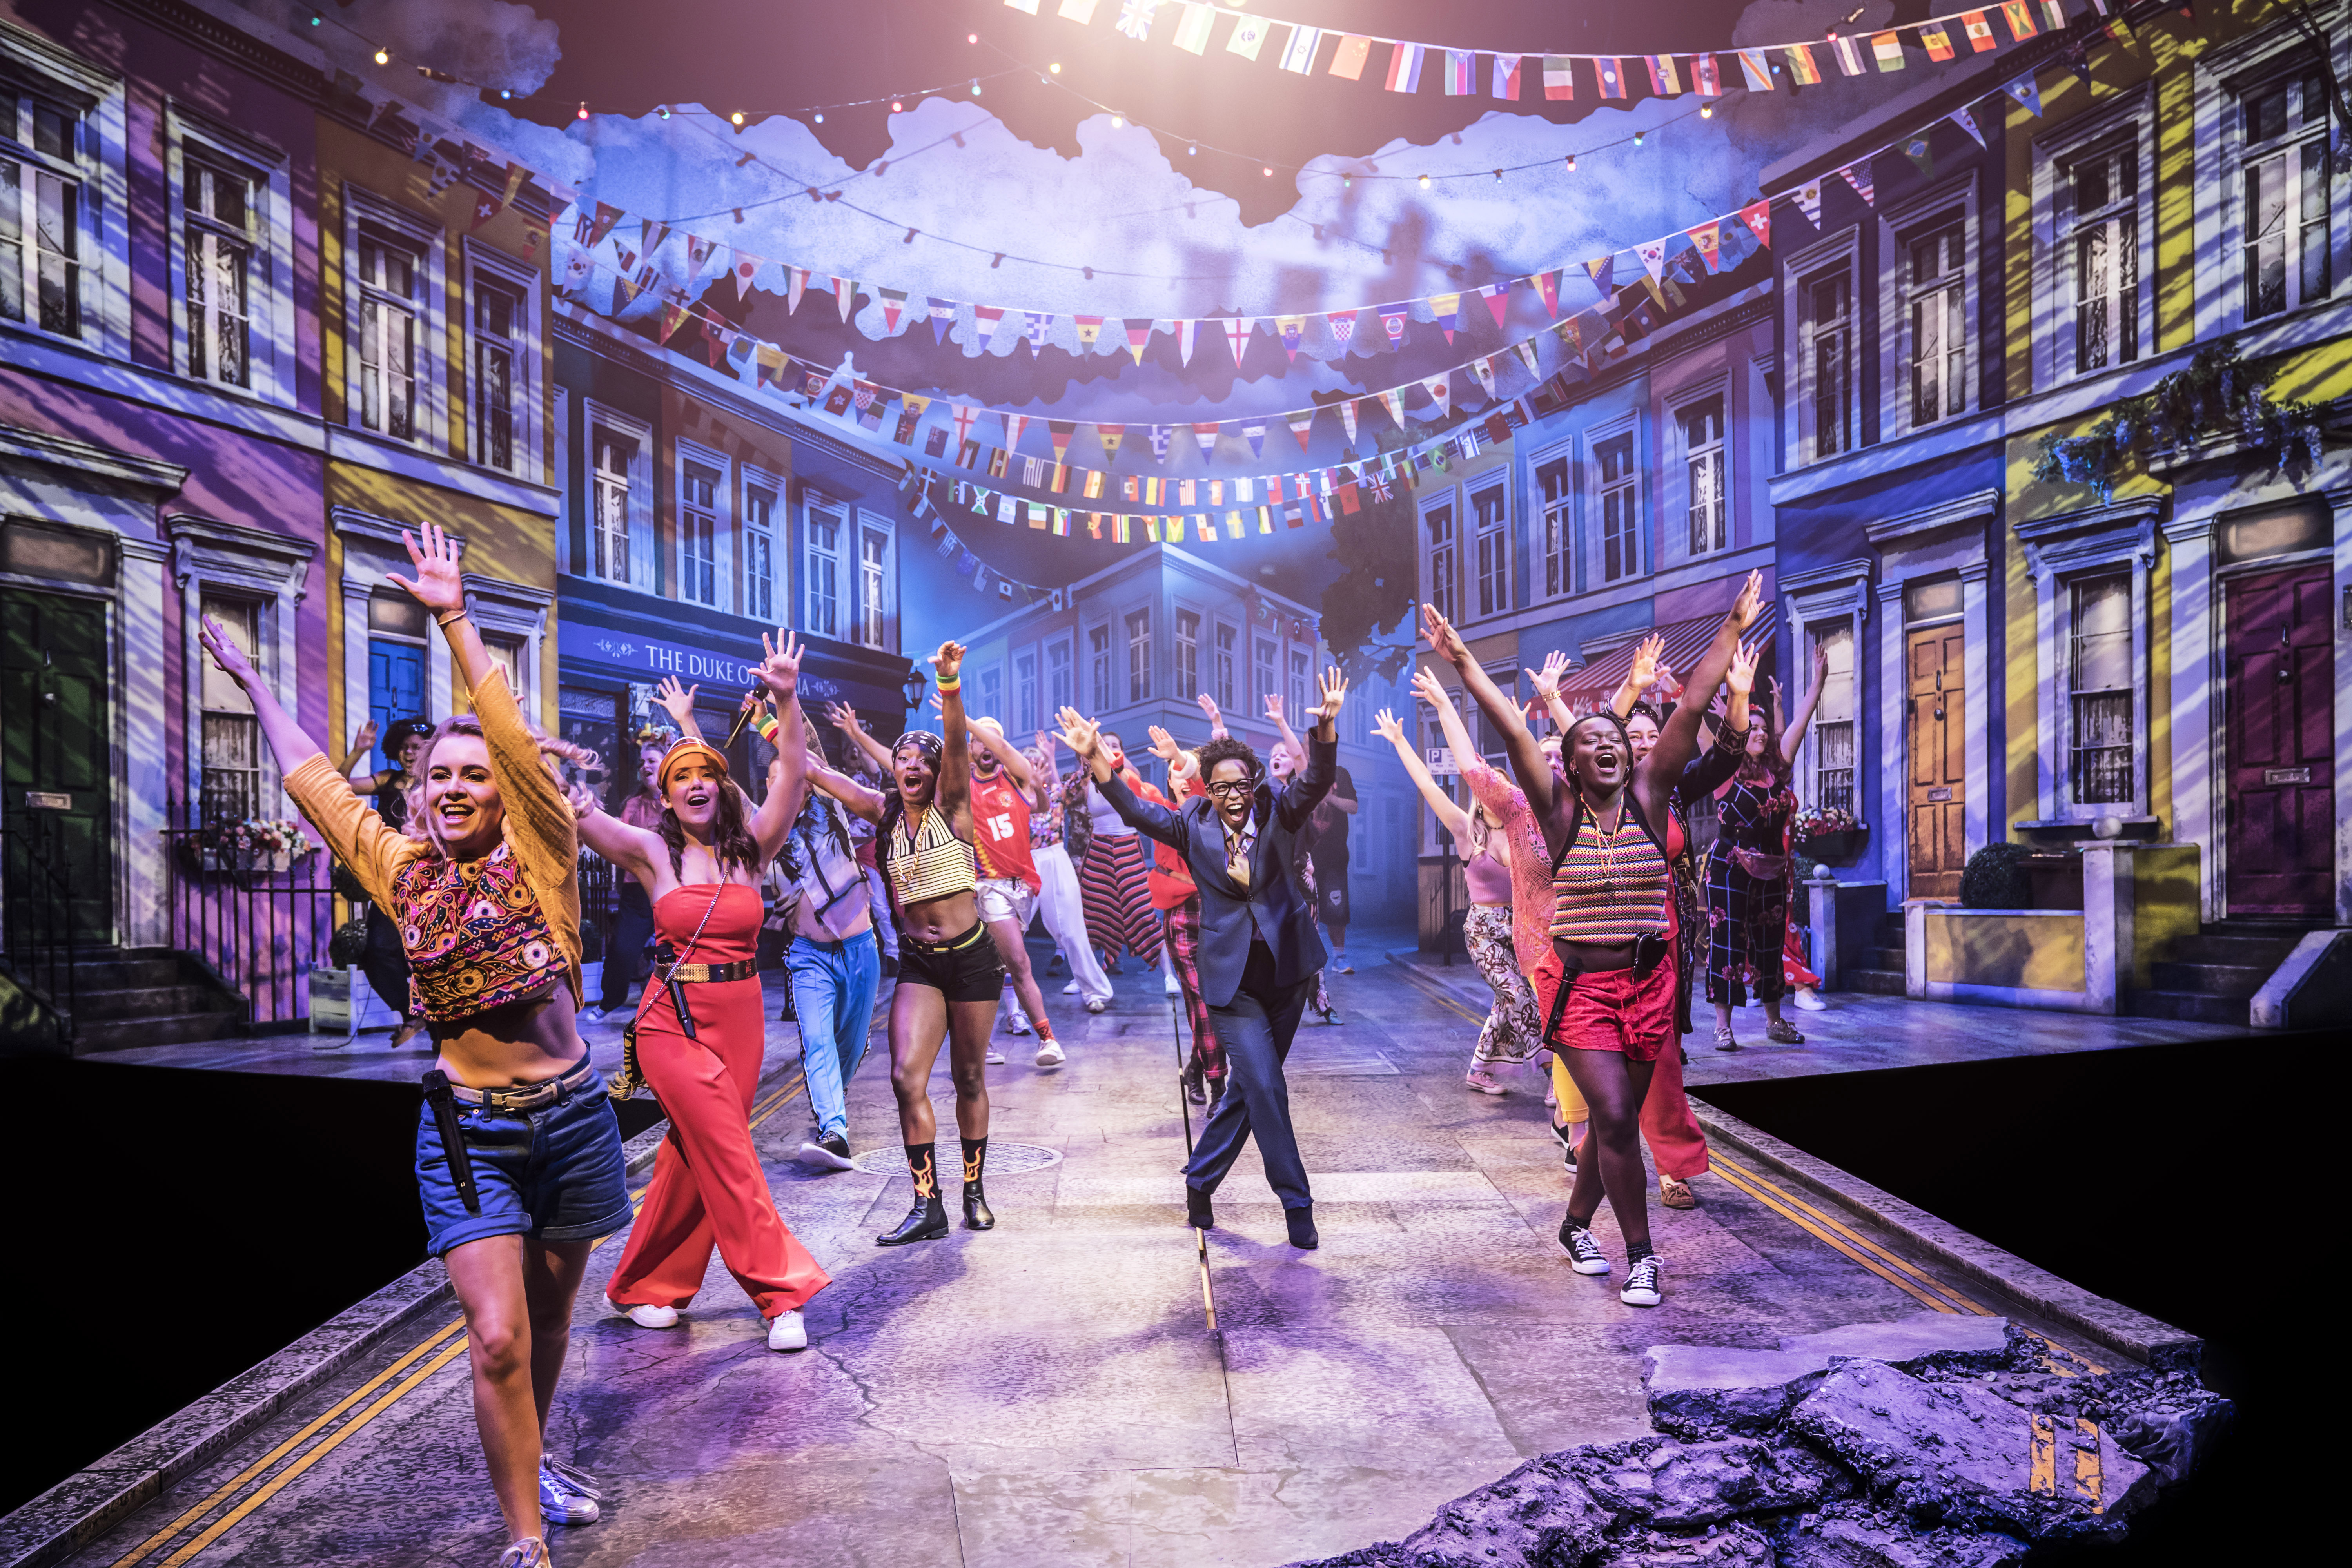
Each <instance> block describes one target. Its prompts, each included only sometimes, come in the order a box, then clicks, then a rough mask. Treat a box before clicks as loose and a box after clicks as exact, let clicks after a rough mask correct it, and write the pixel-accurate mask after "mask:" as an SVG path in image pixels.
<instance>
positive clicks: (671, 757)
mask: <svg viewBox="0 0 2352 1568" xmlns="http://www.w3.org/2000/svg"><path fill="white" fill-rule="evenodd" d="M697 753H699V754H701V755H703V756H706V757H709V759H710V761H711V764H712V765H713V766H715V767H716V768H718V770H719V779H720V780H721V781H722V782H724V781H725V779H726V777H727V758H726V756H725V755H724V754H723V753H721V752H719V749H718V748H717V747H716V746H713V745H711V744H710V742H708V741H696V740H684V741H680V742H677V744H676V745H674V746H672V747H671V748H670V749H669V750H668V751H667V752H663V753H662V760H661V766H660V767H659V768H657V769H656V770H655V773H654V787H655V788H656V789H658V790H660V791H661V792H662V793H663V794H664V795H667V794H668V793H669V771H670V769H672V768H674V767H677V766H679V765H680V764H682V763H684V762H685V761H686V760H687V759H688V758H690V757H692V756H694V755H696V754H697Z"/></svg>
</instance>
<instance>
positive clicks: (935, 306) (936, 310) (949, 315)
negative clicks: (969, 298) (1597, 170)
mask: <svg viewBox="0 0 2352 1568" xmlns="http://www.w3.org/2000/svg"><path fill="white" fill-rule="evenodd" d="M925 298H926V299H929V300H930V310H931V342H932V343H933V344H934V345H937V344H940V343H943V342H947V341H948V331H949V329H950V328H952V327H953V326H954V325H955V319H956V302H955V301H954V300H940V299H936V298H932V297H930V296H928V295H927V296H925Z"/></svg>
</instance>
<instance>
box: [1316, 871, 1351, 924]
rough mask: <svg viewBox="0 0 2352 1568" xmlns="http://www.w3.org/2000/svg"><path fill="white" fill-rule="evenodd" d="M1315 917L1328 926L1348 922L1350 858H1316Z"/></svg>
mask: <svg viewBox="0 0 2352 1568" xmlns="http://www.w3.org/2000/svg"><path fill="white" fill-rule="evenodd" d="M1315 918H1316V919H1317V920H1318V921H1321V922H1322V923H1323V924H1325V925H1327V926H1343V925H1346V924H1347V923H1348V858H1347V857H1346V856H1345V855H1337V856H1330V857H1325V856H1320V855H1318V856H1317V857H1316V858H1315Z"/></svg>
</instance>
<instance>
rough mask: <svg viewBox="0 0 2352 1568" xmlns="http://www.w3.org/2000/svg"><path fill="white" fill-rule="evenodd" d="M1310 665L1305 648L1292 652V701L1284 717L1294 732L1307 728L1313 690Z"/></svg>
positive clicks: (1298, 648)
mask: <svg viewBox="0 0 2352 1568" xmlns="http://www.w3.org/2000/svg"><path fill="white" fill-rule="evenodd" d="M1310 663H1311V658H1310V656H1309V655H1308V653H1307V650H1306V649H1305V648H1303V647H1294V648H1292V649H1291V650H1290V699H1289V704H1288V707H1287V709H1286V710H1285V711H1284V713H1283V715H1282V716H1283V717H1284V718H1285V719H1287V720H1289V721H1290V727H1291V728H1292V729H1294V730H1297V729H1303V728H1304V727H1305V721H1306V713H1307V708H1308V707H1309V706H1310V703H1309V700H1308V693H1309V692H1310V691H1311V690H1312V689H1313V680H1312V678H1311V672H1310V669H1309V665H1310Z"/></svg>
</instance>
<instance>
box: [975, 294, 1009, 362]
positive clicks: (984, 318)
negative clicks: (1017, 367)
mask: <svg viewBox="0 0 2352 1568" xmlns="http://www.w3.org/2000/svg"><path fill="white" fill-rule="evenodd" d="M1003 320H1004V310H1003V307H1002V306H1000V305H974V306H973V307H972V308H971V322H972V325H973V326H974V327H976V328H978V329H979V334H980V352H981V353H987V352H988V344H989V340H990V339H992V338H993V337H995V336H996V326H997V323H998V322H1000V321H1003Z"/></svg>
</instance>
